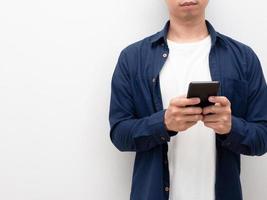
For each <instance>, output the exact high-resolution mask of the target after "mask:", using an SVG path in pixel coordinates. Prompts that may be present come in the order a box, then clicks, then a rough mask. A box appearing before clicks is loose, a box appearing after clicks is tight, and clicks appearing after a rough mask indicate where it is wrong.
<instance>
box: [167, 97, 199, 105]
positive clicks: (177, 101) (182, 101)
mask: <svg viewBox="0 0 267 200" xmlns="http://www.w3.org/2000/svg"><path fill="white" fill-rule="evenodd" d="M198 103H200V98H198V97H195V98H185V97H178V98H174V99H172V100H171V101H170V105H172V106H178V107H185V106H187V105H195V104H198Z"/></svg>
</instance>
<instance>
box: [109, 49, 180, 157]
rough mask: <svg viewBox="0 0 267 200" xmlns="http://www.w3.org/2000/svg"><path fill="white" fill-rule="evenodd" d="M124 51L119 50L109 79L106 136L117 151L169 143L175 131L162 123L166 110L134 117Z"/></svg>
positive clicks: (147, 147) (144, 148)
mask: <svg viewBox="0 0 267 200" xmlns="http://www.w3.org/2000/svg"><path fill="white" fill-rule="evenodd" d="M127 67H129V66H128V64H127V59H126V54H125V53H124V51H122V52H121V53H120V56H119V58H118V61H117V64H116V67H115V70H114V72H113V75H112V80H111V97H110V106H109V123H110V131H109V134H110V139H111V141H112V143H113V144H114V145H115V147H116V148H117V149H118V150H120V151H135V152H138V151H148V150H150V149H152V148H153V147H155V146H157V145H160V144H163V143H166V142H169V141H170V137H171V136H174V135H176V134H177V132H175V131H169V130H167V129H166V127H165V124H164V113H165V111H166V109H163V110H161V111H158V112H155V113H153V114H152V115H150V116H146V117H143V118H136V117H135V116H136V114H135V104H134V98H133V93H132V92H131V82H130V80H131V77H130V73H129V70H128V69H127Z"/></svg>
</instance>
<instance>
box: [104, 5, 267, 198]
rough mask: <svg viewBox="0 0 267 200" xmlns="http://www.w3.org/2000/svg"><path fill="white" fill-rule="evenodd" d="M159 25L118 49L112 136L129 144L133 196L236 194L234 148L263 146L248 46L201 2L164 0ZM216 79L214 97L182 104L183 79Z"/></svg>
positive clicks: (263, 110) (266, 112) (258, 74)
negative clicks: (221, 29) (217, 24)
mask: <svg viewBox="0 0 267 200" xmlns="http://www.w3.org/2000/svg"><path fill="white" fill-rule="evenodd" d="M166 3H167V5H168V9H169V20H168V22H167V23H166V24H165V26H164V28H163V29H162V30H161V31H160V32H157V33H155V34H153V35H151V36H148V37H146V38H144V39H142V40H140V41H137V42H135V43H133V44H131V45H129V46H127V47H126V48H125V49H123V50H122V52H121V54H120V56H119V59H118V63H117V65H116V68H115V70H114V73H113V77H112V82H111V99H110V111H109V121H110V127H111V128H110V139H111V141H112V143H113V144H114V145H115V146H116V148H118V149H119V150H120V151H134V152H136V157H135V162H134V170H133V176H132V187H131V194H130V199H131V200H241V199H242V189H241V184H240V154H244V155H251V156H255V155H257V156H260V155H263V154H264V153H265V152H267V106H266V105H265V102H266V101H267V87H266V81H265V78H264V75H263V71H262V68H261V64H260V61H259V59H258V57H257V55H256V54H255V53H254V51H253V50H252V49H251V48H250V47H249V46H247V45H245V44H243V43H241V42H238V41H236V40H234V39H232V38H230V37H227V36H225V35H223V34H221V33H218V32H216V31H215V29H214V28H213V26H212V25H211V24H210V23H209V22H208V21H207V20H206V19H205V8H206V6H207V4H208V0H166ZM195 80H201V81H209V80H216V81H220V88H219V92H218V96H216V97H210V98H209V100H210V101H211V102H213V103H214V105H211V106H207V107H204V108H200V107H192V106H191V107H190V106H189V107H188V106H187V105H195V104H198V103H199V101H200V100H199V98H190V99H189V98H186V96H185V95H186V91H187V87H188V83H189V82H190V81H195Z"/></svg>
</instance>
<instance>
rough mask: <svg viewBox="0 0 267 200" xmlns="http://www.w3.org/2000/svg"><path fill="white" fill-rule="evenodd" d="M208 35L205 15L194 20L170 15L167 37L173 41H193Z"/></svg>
mask: <svg viewBox="0 0 267 200" xmlns="http://www.w3.org/2000/svg"><path fill="white" fill-rule="evenodd" d="M208 35H209V32H208V29H207V26H206V23H205V16H203V17H201V18H199V19H196V20H188V21H185V20H181V19H177V18H174V17H172V16H170V26H169V31H168V35H167V38H168V39H169V40H172V41H175V42H195V41H198V40H201V39H204V38H205V37H207V36H208Z"/></svg>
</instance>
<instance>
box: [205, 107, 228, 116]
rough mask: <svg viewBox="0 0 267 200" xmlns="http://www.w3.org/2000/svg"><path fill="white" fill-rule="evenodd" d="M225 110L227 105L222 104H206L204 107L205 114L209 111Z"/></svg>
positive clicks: (221, 111) (218, 111) (219, 111)
mask: <svg viewBox="0 0 267 200" xmlns="http://www.w3.org/2000/svg"><path fill="white" fill-rule="evenodd" d="M224 111H225V107H222V106H221V105H218V104H216V105H211V106H206V107H204V108H203V112H202V113H203V115H206V114H208V113H223V112H224Z"/></svg>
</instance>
